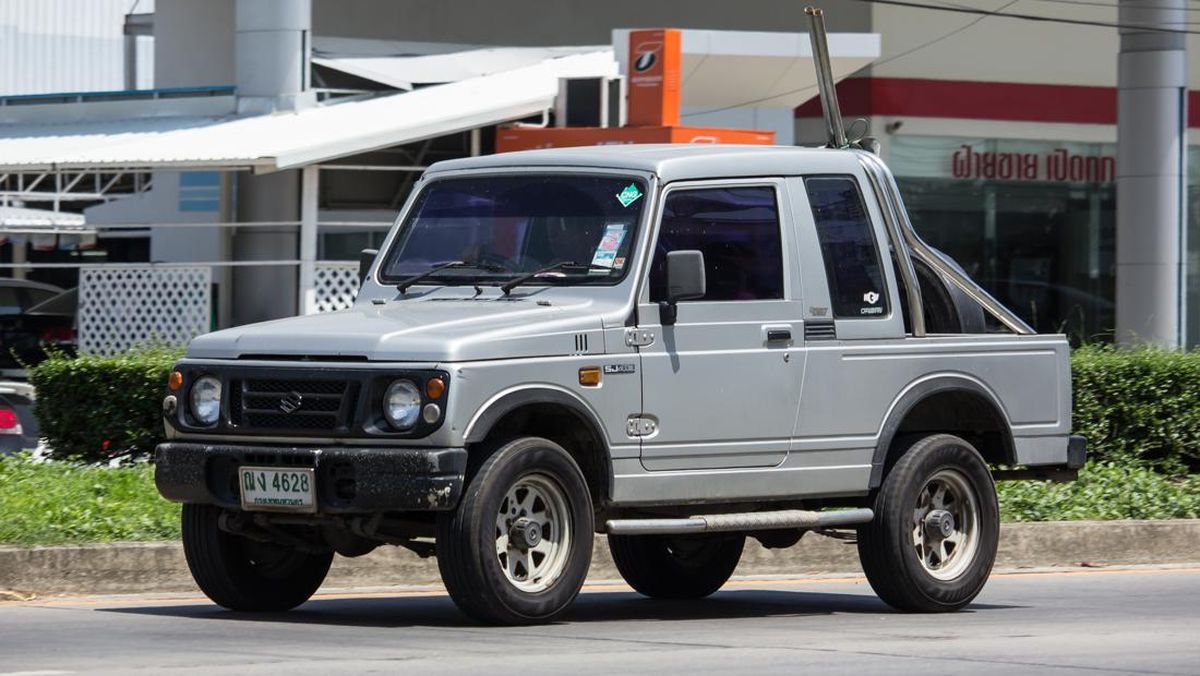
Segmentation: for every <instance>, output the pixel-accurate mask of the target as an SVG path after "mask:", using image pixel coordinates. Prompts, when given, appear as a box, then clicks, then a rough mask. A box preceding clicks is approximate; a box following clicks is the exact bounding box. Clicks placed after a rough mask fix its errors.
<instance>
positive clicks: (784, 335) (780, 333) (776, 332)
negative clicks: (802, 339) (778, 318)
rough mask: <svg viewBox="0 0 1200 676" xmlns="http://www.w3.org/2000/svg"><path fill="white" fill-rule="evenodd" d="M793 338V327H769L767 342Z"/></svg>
mask: <svg viewBox="0 0 1200 676" xmlns="http://www.w3.org/2000/svg"><path fill="white" fill-rule="evenodd" d="M791 339H792V330H791V329H767V342H768V343H775V342H779V341H784V340H791Z"/></svg>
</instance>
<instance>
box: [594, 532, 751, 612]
mask: <svg viewBox="0 0 1200 676" xmlns="http://www.w3.org/2000/svg"><path fill="white" fill-rule="evenodd" d="M745 545H746V536H745V535H739V534H732V533H730V534H725V533H721V534H714V535H609V536H608V549H609V551H610V552H612V557H613V562H614V563H616V564H617V570H619V571H620V572H621V577H623V578H625V582H627V583H629V586H630V587H633V588H634V590H636V591H637V592H638V593H639V594H642V595H644V596H649V597H650V598H652V599H702V598H704V597H705V596H708V595H710V594H712V593H713V592H715V591H717V590H718V589H720V588H721V586H722V585H724V584H725V582H726V581H728V580H729V576H730V575H733V571H734V569H735V568H737V564H738V561H739V560H741V558H742V548H743V547H745Z"/></svg>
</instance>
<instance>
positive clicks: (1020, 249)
mask: <svg viewBox="0 0 1200 676" xmlns="http://www.w3.org/2000/svg"><path fill="white" fill-rule="evenodd" d="M1114 156H1115V147H1114V146H1112V145H1101V144H1065V143H1063V144H1060V143H1042V142H1029V141H1005V140H978V139H962V138H944V137H916V136H903V137H897V138H895V139H894V140H893V141H892V144H891V153H890V158H889V164H890V165H891V167H892V169H893V171H894V172H895V173H896V175H897V180H898V182H899V185H900V190H901V192H902V193H903V196H904V199H905V202H906V204H907V206H908V210H909V213H910V214H911V217H912V220H913V225H914V227H916V229H917V231H918V232H919V233H920V234H921V236H922V238H924V239H925V240H926V241H927V242H929V244H930V245H932V246H934V247H937V248H938V249H941V250H942V251H944V252H946V253H947V254H949V255H950V256H952V257H953V258H954V259H955V260H957V261H958V262H959V263H960V264H961V265H962V266H963V268H964V269H966V270H967V272H968V273H970V275H971V276H972V277H973V278H974V279H975V280H976V281H978V282H979V283H980V284H981V285H983V286H984V288H986V289H987V290H988V291H989V292H991V293H992V294H993V295H995V296H996V297H997V299H999V300H1000V301H1001V302H1003V303H1004V304H1005V305H1007V306H1008V307H1009V308H1011V309H1012V310H1013V311H1014V312H1016V313H1017V314H1019V315H1020V316H1021V317H1022V318H1024V319H1025V320H1026V321H1027V322H1029V323H1030V324H1031V325H1032V326H1033V327H1034V328H1035V329H1037V330H1038V331H1041V332H1063V333H1066V334H1068V335H1069V336H1070V337H1071V339H1072V341H1073V342H1075V343H1079V342H1091V341H1111V340H1112V335H1113V331H1114V327H1115V323H1116V313H1115V305H1114V303H1113V299H1114V295H1115V290H1116V278H1115V273H1116V257H1115V250H1116V185H1115V183H1113V179H1114V173H1115V161H1114Z"/></svg>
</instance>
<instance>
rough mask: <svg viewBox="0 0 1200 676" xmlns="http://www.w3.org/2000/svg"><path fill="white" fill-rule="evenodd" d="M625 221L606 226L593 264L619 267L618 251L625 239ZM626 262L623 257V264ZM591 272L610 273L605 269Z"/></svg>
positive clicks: (593, 258)
mask: <svg viewBox="0 0 1200 676" xmlns="http://www.w3.org/2000/svg"><path fill="white" fill-rule="evenodd" d="M625 228H626V225H625V224H624V223H609V224H608V225H606V226H604V236H603V237H601V238H600V244H598V245H596V253H595V254H594V255H593V256H592V265H595V266H600V267H605V268H609V269H617V270H619V269H620V267H619V266H618V265H617V251H618V250H619V249H620V248H621V242H623V241H625ZM624 264H625V260H624V259H621V265H622V266H623V265H624ZM588 272H589V273H590V274H600V275H604V274H608V273H606V272H605V271H604V270H595V269H593V270H589V271H588Z"/></svg>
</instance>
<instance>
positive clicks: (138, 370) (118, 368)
mask: <svg viewBox="0 0 1200 676" xmlns="http://www.w3.org/2000/svg"><path fill="white" fill-rule="evenodd" d="M179 356H180V353H179V351H177V350H167V349H156V350H145V351H139V352H129V353H126V354H123V355H120V356H116V357H76V358H72V357H67V356H65V355H61V354H60V355H53V356H51V357H50V358H49V359H47V360H46V361H44V362H42V363H41V364H38V365H37V366H35V367H33V368H32V369H30V370H29V380H30V382H32V383H33V385H34V387H36V388H37V403H36V405H35V406H34V414H35V415H36V416H37V419H38V423H39V425H40V426H41V430H42V436H43V437H45V439H46V441H47V443H48V444H49V446H50V454H51V457H54V458H56V459H74V460H81V461H85V462H101V461H105V460H109V459H111V458H114V457H118V456H123V455H129V456H140V455H144V454H148V453H150V452H151V451H153V450H154V446H155V445H156V444H158V443H159V442H160V441H162V438H163V423H162V399H163V394H164V392H165V390H166V383H167V375H168V374H169V373H170V370H171V365H172V364H173V363H174V362H175V360H176V359H178V358H179Z"/></svg>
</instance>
